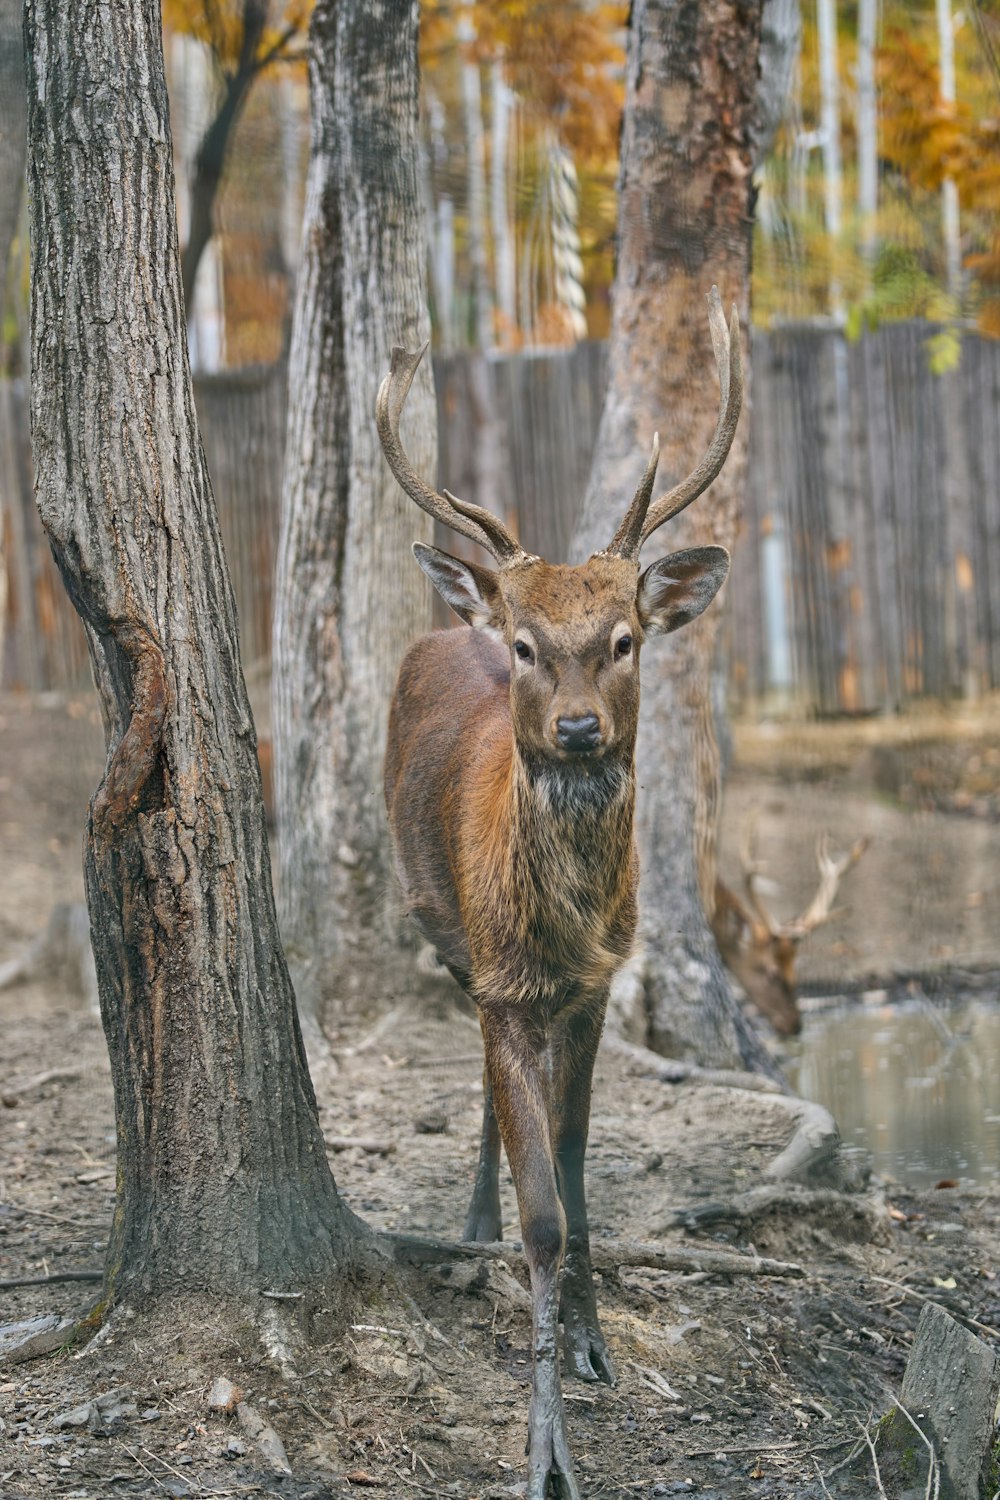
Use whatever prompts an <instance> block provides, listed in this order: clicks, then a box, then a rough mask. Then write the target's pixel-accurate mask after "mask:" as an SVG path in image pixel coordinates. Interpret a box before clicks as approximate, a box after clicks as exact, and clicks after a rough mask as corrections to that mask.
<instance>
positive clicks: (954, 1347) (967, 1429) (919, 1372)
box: [883, 1303, 1000, 1500]
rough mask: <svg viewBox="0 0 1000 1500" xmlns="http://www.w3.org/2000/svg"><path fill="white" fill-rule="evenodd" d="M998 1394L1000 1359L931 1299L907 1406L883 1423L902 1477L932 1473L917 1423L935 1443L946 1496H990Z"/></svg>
mask: <svg viewBox="0 0 1000 1500" xmlns="http://www.w3.org/2000/svg"><path fill="white" fill-rule="evenodd" d="M998 1398H1000V1359H998V1358H997V1356H996V1355H995V1354H994V1353H993V1350H992V1349H991V1348H990V1347H989V1345H988V1344H986V1343H984V1342H983V1340H982V1339H980V1338H977V1337H976V1335H975V1334H974V1333H970V1332H969V1330H968V1329H967V1328H963V1327H962V1326H961V1324H960V1323H956V1321H955V1319H954V1318H952V1317H950V1316H949V1314H948V1313H946V1312H945V1310H944V1308H943V1307H937V1306H935V1305H934V1304H933V1303H928V1304H927V1306H926V1307H925V1308H924V1310H923V1312H922V1313H921V1314H920V1321H919V1323H918V1324H917V1334H916V1338H915V1340H914V1343H913V1349H912V1351H911V1353H910V1357H909V1359H908V1360H907V1364H906V1373H905V1374H904V1376H903V1389H902V1391H901V1393H900V1405H899V1406H897V1407H896V1408H895V1410H894V1411H893V1412H892V1413H891V1415H890V1417H889V1419H888V1420H887V1421H886V1422H885V1424H884V1426H883V1438H884V1441H885V1443H886V1445H887V1446H888V1447H889V1448H890V1449H891V1450H892V1452H893V1453H894V1454H895V1456H896V1459H897V1462H898V1463H899V1467H900V1478H901V1479H903V1478H906V1477H907V1473H908V1474H909V1476H910V1477H913V1478H915V1477H916V1475H917V1474H922V1473H924V1472H925V1471H926V1467H927V1459H928V1448H927V1446H926V1443H925V1442H924V1441H922V1440H921V1437H920V1435H919V1434H918V1433H917V1432H916V1431H915V1430H914V1427H913V1423H914V1422H915V1423H916V1424H917V1425H918V1426H919V1428H920V1430H921V1432H922V1433H923V1434H924V1435H925V1438H927V1439H930V1441H931V1442H932V1443H933V1445H934V1450H935V1455H936V1461H937V1463H938V1464H939V1465H940V1485H941V1487H940V1500H990V1497H992V1496H993V1495H994V1494H995V1493H996V1490H997V1488H998V1484H1000V1479H998V1476H997V1457H996V1447H995V1444H996V1426H995V1422H996V1411H997V1400H998ZM911 1418H912V1422H911V1420H910V1419H911Z"/></svg>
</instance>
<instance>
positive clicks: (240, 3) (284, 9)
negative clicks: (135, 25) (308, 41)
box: [163, 0, 313, 73]
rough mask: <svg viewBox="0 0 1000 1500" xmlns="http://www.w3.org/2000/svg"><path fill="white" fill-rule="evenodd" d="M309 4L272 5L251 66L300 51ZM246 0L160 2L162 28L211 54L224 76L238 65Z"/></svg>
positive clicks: (308, 0) (296, 0) (306, 0)
mask: <svg viewBox="0 0 1000 1500" xmlns="http://www.w3.org/2000/svg"><path fill="white" fill-rule="evenodd" d="M312 7H313V0H285V3H284V4H277V3H272V4H271V6H270V7H269V15H268V24H267V25H266V26H265V27H264V28H263V31H262V34H261V37H260V40H259V41H258V43H257V46H256V48H255V56H254V59H253V62H254V65H255V66H257V67H260V66H265V65H266V64H267V63H269V62H273V61H276V60H278V59H279V58H280V59H285V58H286V57H289V56H291V55H293V49H294V51H295V52H296V53H297V52H298V51H300V50H301V46H302V43H303V41H304V39H305V35H306V32H307V30H308V27H309V18H310V16H311V15H312ZM249 8H250V7H249V3H248V0H163V28H164V30H165V31H172V32H175V33H176V34H177V35H179V36H189V37H193V38H194V39H195V40H196V41H199V42H201V43H202V44H203V45H204V46H206V47H208V48H209V50H210V51H211V52H212V53H213V54H214V57H215V60H216V62H217V63H218V65H219V67H220V68H221V69H222V70H223V72H225V73H233V72H235V71H236V69H237V67H238V66H239V64H240V60H241V57H242V55H243V47H244V38H245V35H246V23H247V11H248V9H249Z"/></svg>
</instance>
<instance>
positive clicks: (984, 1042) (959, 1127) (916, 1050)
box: [786, 1000, 1000, 1187]
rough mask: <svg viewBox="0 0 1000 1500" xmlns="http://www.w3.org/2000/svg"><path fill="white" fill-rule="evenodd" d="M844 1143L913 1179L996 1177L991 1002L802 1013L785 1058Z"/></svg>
mask: <svg viewBox="0 0 1000 1500" xmlns="http://www.w3.org/2000/svg"><path fill="white" fill-rule="evenodd" d="M786 1070H787V1073H788V1076H789V1079H790V1081H791V1083H792V1085H793V1087H795V1088H796V1089H797V1090H798V1091H799V1093H800V1094H803V1095H804V1096H805V1097H806V1098H807V1099H815V1100H817V1101H818V1102H819V1103H820V1104H825V1105H826V1107H827V1108H828V1109H829V1110H830V1111H831V1112H832V1114H833V1115H834V1118H835V1119H836V1121H837V1123H838V1125H839V1126H840V1130H841V1134H842V1136H843V1138H844V1144H845V1145H848V1146H851V1145H860V1146H864V1147H866V1148H867V1150H868V1151H870V1152H871V1155H872V1157H873V1158H874V1163H875V1170H876V1171H877V1172H881V1173H884V1174H885V1175H887V1176H889V1177H893V1178H895V1179H896V1180H897V1181H898V1182H903V1183H907V1184H909V1185H910V1186H912V1187H928V1186H931V1187H932V1186H933V1185H934V1184H935V1183H936V1182H939V1181H941V1180H942V1178H955V1179H957V1180H959V1181H962V1182H964V1183H976V1182H979V1183H990V1184H1000V1006H998V1005H996V1004H987V1003H985V1002H983V1001H982V1000H973V1001H968V1002H965V1003H961V1004H955V1005H952V1006H942V1005H931V1004H930V1003H929V1002H928V1001H926V1000H922V1001H906V1002H904V1003H902V1004H898V1005H893V1006H891V1007H889V1006H880V1007H878V1008H871V1007H868V1006H855V1007H852V1008H851V1009H850V1010H840V1011H833V1012H828V1013H820V1014H815V1015H812V1016H807V1017H806V1019H805V1024H804V1028H803V1032H802V1036H801V1038H800V1039H799V1041H798V1042H797V1043H796V1044H795V1046H794V1048H793V1049H790V1055H789V1056H788V1059H787V1062H786Z"/></svg>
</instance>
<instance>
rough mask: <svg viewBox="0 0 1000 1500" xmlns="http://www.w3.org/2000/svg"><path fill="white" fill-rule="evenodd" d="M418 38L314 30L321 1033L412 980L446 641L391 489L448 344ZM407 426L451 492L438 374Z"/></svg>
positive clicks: (311, 523) (303, 535)
mask: <svg viewBox="0 0 1000 1500" xmlns="http://www.w3.org/2000/svg"><path fill="white" fill-rule="evenodd" d="M417 21H418V7H417V3H416V0H385V3H383V4H381V5H380V6H378V7H372V6H371V5H370V4H368V3H366V0H339V3H337V0H319V3H318V4H317V6H316V9H315V11H314V12H313V20H312V31H311V41H312V46H311V64H310V67H311V82H312V117H313V122H312V148H311V158H310V166H309V178H308V186H307V200H306V212H305V222H304V228H303V244H302V258H301V263H300V268H299V280H298V291H297V298H296V307H295V316H294V331H293V336H292V351H291V364H290V370H289V383H290V405H289V418H288V439H287V444H286V459H285V478H284V486H283V496H282V526H281V541H280V546H279V558H278V573H277V583H276V589H275V601H276V608H275V623H274V653H273V697H274V746H275V778H276V780H275V785H276V798H277V806H278V822H279V853H280V869H281V880H280V891H281V921H282V933H283V935H284V938H285V942H286V945H287V948H288V952H289V957H290V961H291V962H292V966H293V973H294V974H295V978H296V989H297V991H298V994H299V1000H300V1004H301V1006H302V1010H303V1014H304V1015H305V1016H306V1017H308V1018H309V1024H310V1026H311V1027H312V1028H315V1026H316V1023H317V1021H318V1020H319V1019H320V1012H321V1010H322V1006H323V1003H324V1000H325V998H326V997H327V996H329V995H330V994H336V996H337V999H338V1001H339V1002H340V1003H350V1002H352V1000H353V1001H355V1002H356V1003H359V1004H362V1005H364V1004H368V1003H370V1002H371V1000H372V999H374V998H376V997H377V996H379V995H381V996H382V997H383V998H384V997H385V996H386V994H387V992H388V993H391V992H392V991H393V990H394V989H395V988H396V987H397V986H404V985H407V984H408V983H409V980H410V977H411V974H412V957H411V955H410V953H409V952H408V951H407V945H408V943H409V941H410V938H409V933H408V931H407V930H405V929H404V927H403V923H402V920H401V916H400V913H399V910H398V904H397V902H396V900H395V899H394V893H395V891H396V880H395V875H394V873H393V862H392V850H391V845H390V839H389V833H388V828H387V824H386V819H385V810H384V806H383V801H382V791H381V766H382V755H383V749H384V745H385V733H386V726H387V719H388V709H389V702H390V699H391V696H392V689H393V686H394V683H395V677H396V672H397V670H398V666H399V661H400V659H401V657H402V655H403V652H404V650H405V649H406V647H407V646H408V645H409V643H410V642H411V641H412V640H413V639H414V637H415V636H417V635H419V634H420V633H421V632H422V631H424V630H426V629H428V628H429V627H430V621H431V614H430V594H429V589H428V588H427V585H426V582H425V579H424V575H423V574H422V573H421V571H420V569H419V568H418V567H417V565H416V563H415V562H414V560H413V557H412V555H411V551H410V548H411V544H412V542H413V541H414V540H415V539H418V538H420V539H424V540H429V537H430V523H429V521H427V519H426V518H425V517H424V516H423V514H422V512H420V511H419V510H418V509H417V507H416V506H415V505H413V504H412V502H411V501H409V500H408V499H407V498H406V497H405V496H404V495H403V493H402V492H401V490H400V489H399V486H398V485H397V484H396V481H395V480H394V479H393V477H392V475H391V474H390V472H389V469H388V467H387V465H386V464H385V462H384V460H383V458H382V455H381V451H380V449H379V444H378V437H377V435H376V431H375V421H374V412H375V397H376V394H377V391H378V385H379V382H380V381H381V379H382V377H383V375H384V374H385V373H386V372H387V370H388V368H389V356H390V350H391V347H392V345H393V344H404V345H405V346H406V347H407V348H409V349H413V348H417V347H419V345H421V344H422V343H423V342H424V341H425V340H426V339H427V337H428V335H429V332H430V329H429V320H428V315H427V309H426V304H425V296H424V268H425V250H424V232H423V217H422V214H421V203H420V193H419V178H418V148H417V62H416V57H417V53H416V46H417ZM407 416H408V418H409V420H410V422H411V424H412V425H411V429H410V433H409V434H408V435H407V437H406V442H407V448H408V451H409V452H410V454H411V457H412V458H413V461H414V464H415V466H416V467H417V469H418V470H419V471H420V472H421V473H422V474H425V475H427V476H428V477H430V478H431V479H433V476H434V473H435V467H436V437H435V434H436V422H435V408H434V396H433V389H432V377H431V369H430V361H429V360H425V362H424V364H423V365H422V366H421V369H420V371H419V373H418V376H417V379H416V381H415V384H414V389H413V391H412V393H411V395H410V400H409V403H408V409H407ZM397 960H398V962H396V961H397ZM314 1034H315V1032H314Z"/></svg>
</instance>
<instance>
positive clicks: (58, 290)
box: [26, 0, 362, 1303]
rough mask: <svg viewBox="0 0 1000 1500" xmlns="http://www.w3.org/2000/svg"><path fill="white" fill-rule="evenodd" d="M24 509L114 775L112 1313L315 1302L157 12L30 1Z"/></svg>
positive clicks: (351, 1229) (322, 1193) (336, 1212)
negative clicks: (245, 1298) (71, 622)
mask: <svg viewBox="0 0 1000 1500" xmlns="http://www.w3.org/2000/svg"><path fill="white" fill-rule="evenodd" d="M26 37H27V43H28V49H29V50H28V55H29V78H28V84H29V87H28V95H29V186H30V195H29V196H30V203H31V238H32V309H31V311H32V319H31V324H32V326H31V342H32V443H33V449H34V457H35V465H36V482H37V499H38V506H39V510H40V512H41V516H42V521H43V524H44V525H45V528H46V530H47V532H48V535H49V540H50V543H51V546H52V550H53V553H54V555H55V558H56V562H57V564H58V566H59V569H60V572H61V573H62V576H63V579H64V581H65V584H66V587H67V589H68V590H69V593H70V596H71V598H72V600H73V603H74V605H75V606H76V608H77V610H78V611H79V613H80V615H81V617H82V618H83V621H84V623H85V626H86V630H87V636H88V641H89V645H90V650H91V655H92V660H93V667H94V672H95V676H96V679H97V684H98V690H99V693H100V699H101V706H102V710H103V713H104V721H105V729H106V734H107V744H108V763H107V767H106V770H105V774H104V778H103V780H102V782H101V784H100V786H99V787H98V789H97V791H96V792H95V794H94V797H93V799H92V801H91V804H90V809H89V814H88V818H87V829H86V835H85V845H84V864H85V876H86V886H87V900H88V905H89V909H90V921H91V933H92V937H93V942H94V951H95V959H96V964H97V975H98V981H99V987H100V998H101V1012H102V1018H103V1022H104V1029H105V1034H106V1036H107V1038H108V1046H109V1050H110V1053H111V1070H112V1080H113V1084H114V1091H115V1113H116V1119H117V1128H118V1189H117V1205H116V1211H115V1217H114V1224H113V1228H112V1233H111V1241H110V1245H109V1249H108V1257H107V1264H106V1287H105V1291H106V1297H107V1299H108V1300H111V1301H116V1302H122V1301H129V1302H133V1303H134V1302H139V1301H141V1300H145V1299H148V1298H151V1297H154V1296H156V1295H158V1294H160V1293H163V1292H169V1291H185V1292H190V1291H192V1290H197V1291H209V1292H213V1293H216V1294H218V1295H221V1296H231V1297H236V1298H238V1297H239V1296H240V1295H241V1294H245V1293H253V1292H259V1291H260V1290H261V1289H264V1288H279V1289H280V1288H288V1287H290V1286H292V1285H294V1286H295V1287H296V1288H297V1289H301V1288H302V1287H303V1286H304V1285H307V1286H308V1285H312V1286H318V1285H320V1284H324V1285H325V1286H326V1288H327V1295H328V1294H329V1284H330V1278H331V1276H332V1275H333V1274H334V1273H335V1272H336V1271H337V1270H338V1269H342V1268H343V1266H344V1264H345V1262H346V1261H347V1260H349V1259H350V1258H351V1256H352V1254H353V1253H354V1250H355V1248H356V1247H357V1246H358V1245H359V1244H360V1240H361V1237H362V1230H361V1226H360V1225H359V1224H358V1222H357V1221H356V1220H354V1219H353V1217H352V1216H351V1215H350V1214H349V1213H348V1212H347V1210H346V1209H344V1207H343V1206H342V1204H341V1202H340V1199H339V1197H338V1194H337V1190H336V1187H335V1186H334V1182H333V1178H332V1176H331V1175H330V1171H329V1168H328V1166H327V1162H326V1156H325V1152H324V1147H323V1139H322V1136H321V1133H320V1129H319V1122H318V1118H317V1111H316V1103H315V1099H314V1096H313V1090H312V1085H311V1083H310V1080H309V1074H308V1071H307V1069H306V1063H305V1055H304V1050H303V1046H302V1038H301V1035H300V1032H299V1027H298V1023H297V1020H296V1013H295V1003H294V997H293V994H292V988H291V985H290V983H289V978H288V972H287V969H286V966H285V961H284V957H283V955H282V951H281V945H280V941H279V938H278V931H277V923H276V919H275V912H274V903H273V899H272V892H271V882H270V871H269V862H268V850H267V837H266V833H265V827H264V812H263V805H262V801H261V791H260V774H259V771H258V767H257V759H256V754H255V748H256V741H255V735H254V726H253V720H252V718H251V714H250V707H249V703H248V701H247V695H246V689H245V686H244V682H243V675H242V671H241V668H240V662H239V655H238V646H237V624H236V610H235V605H234V601H233V595H232V589H231V586H230V582H229V576H228V572H227V570H226V564H225V560H224V557H223V554H222V546H221V541H220V536H219V530H218V522H217V516H216V510H215V503H214V499H213V496H212V491H211V485H210V482H209V477H208V472H207V469H206V466H205V459H204V454H203V451H202V447H201V441H200V437H199V433H198V426H197V421H196V417H195V411H194V402H193V396H192V389H191V379H190V372H189V369H188V364H187V357H186V341H185V323H184V312H183V303H182V300H181V285H180V267H179V255H178V246H177V227H176V219H175V209H174V174H173V164H172V155H171V144H170V125H169V115H168V106H167V93H166V86H165V81H164V73H163V56H162V35H161V27H160V14H159V5H158V4H157V0H106V3H105V4H103V5H102V6H100V7H99V8H94V7H84V8H82V9H81V8H80V7H77V6H67V5H66V4H64V3H63V0H28V5H27V8H26Z"/></svg>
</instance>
